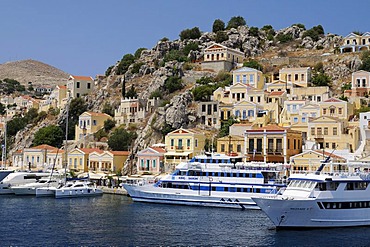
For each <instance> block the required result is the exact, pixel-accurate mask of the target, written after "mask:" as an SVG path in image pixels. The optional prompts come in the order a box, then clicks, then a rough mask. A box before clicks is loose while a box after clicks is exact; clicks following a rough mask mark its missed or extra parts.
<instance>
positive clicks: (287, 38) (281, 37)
mask: <svg viewBox="0 0 370 247" xmlns="http://www.w3.org/2000/svg"><path fill="white" fill-rule="evenodd" d="M276 39H277V41H279V42H280V43H287V42H289V41H292V40H293V36H292V35H291V34H283V33H279V34H278V35H277V36H276Z"/></svg>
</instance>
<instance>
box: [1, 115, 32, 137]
mask: <svg viewBox="0 0 370 247" xmlns="http://www.w3.org/2000/svg"><path fill="white" fill-rule="evenodd" d="M26 125H27V122H26V120H25V119H24V118H23V117H21V116H15V117H13V118H12V120H10V121H8V122H7V123H6V133H7V136H8V137H12V136H15V135H16V134H17V133H18V131H20V130H22V129H23V128H24V127H26Z"/></svg>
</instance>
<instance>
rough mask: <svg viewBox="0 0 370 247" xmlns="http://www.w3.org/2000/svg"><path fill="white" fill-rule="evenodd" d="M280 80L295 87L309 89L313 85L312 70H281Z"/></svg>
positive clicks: (307, 68)
mask: <svg viewBox="0 0 370 247" xmlns="http://www.w3.org/2000/svg"><path fill="white" fill-rule="evenodd" d="M279 80H281V81H286V82H287V83H289V82H290V83H292V84H293V86H298V87H308V86H310V83H311V68H310V67H304V68H283V69H281V70H279Z"/></svg>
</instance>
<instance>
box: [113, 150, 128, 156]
mask: <svg viewBox="0 0 370 247" xmlns="http://www.w3.org/2000/svg"><path fill="white" fill-rule="evenodd" d="M108 152H110V153H111V154H113V155H124V156H128V155H130V152H129V151H108Z"/></svg>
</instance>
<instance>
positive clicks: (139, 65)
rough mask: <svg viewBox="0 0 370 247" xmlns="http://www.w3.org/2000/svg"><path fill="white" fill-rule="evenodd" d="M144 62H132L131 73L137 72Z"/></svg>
mask: <svg viewBox="0 0 370 247" xmlns="http://www.w3.org/2000/svg"><path fill="white" fill-rule="evenodd" d="M144 64H145V63H143V62H140V63H134V65H133V66H132V69H131V73H133V74H137V73H139V71H140V68H141V66H142V65H144Z"/></svg>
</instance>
